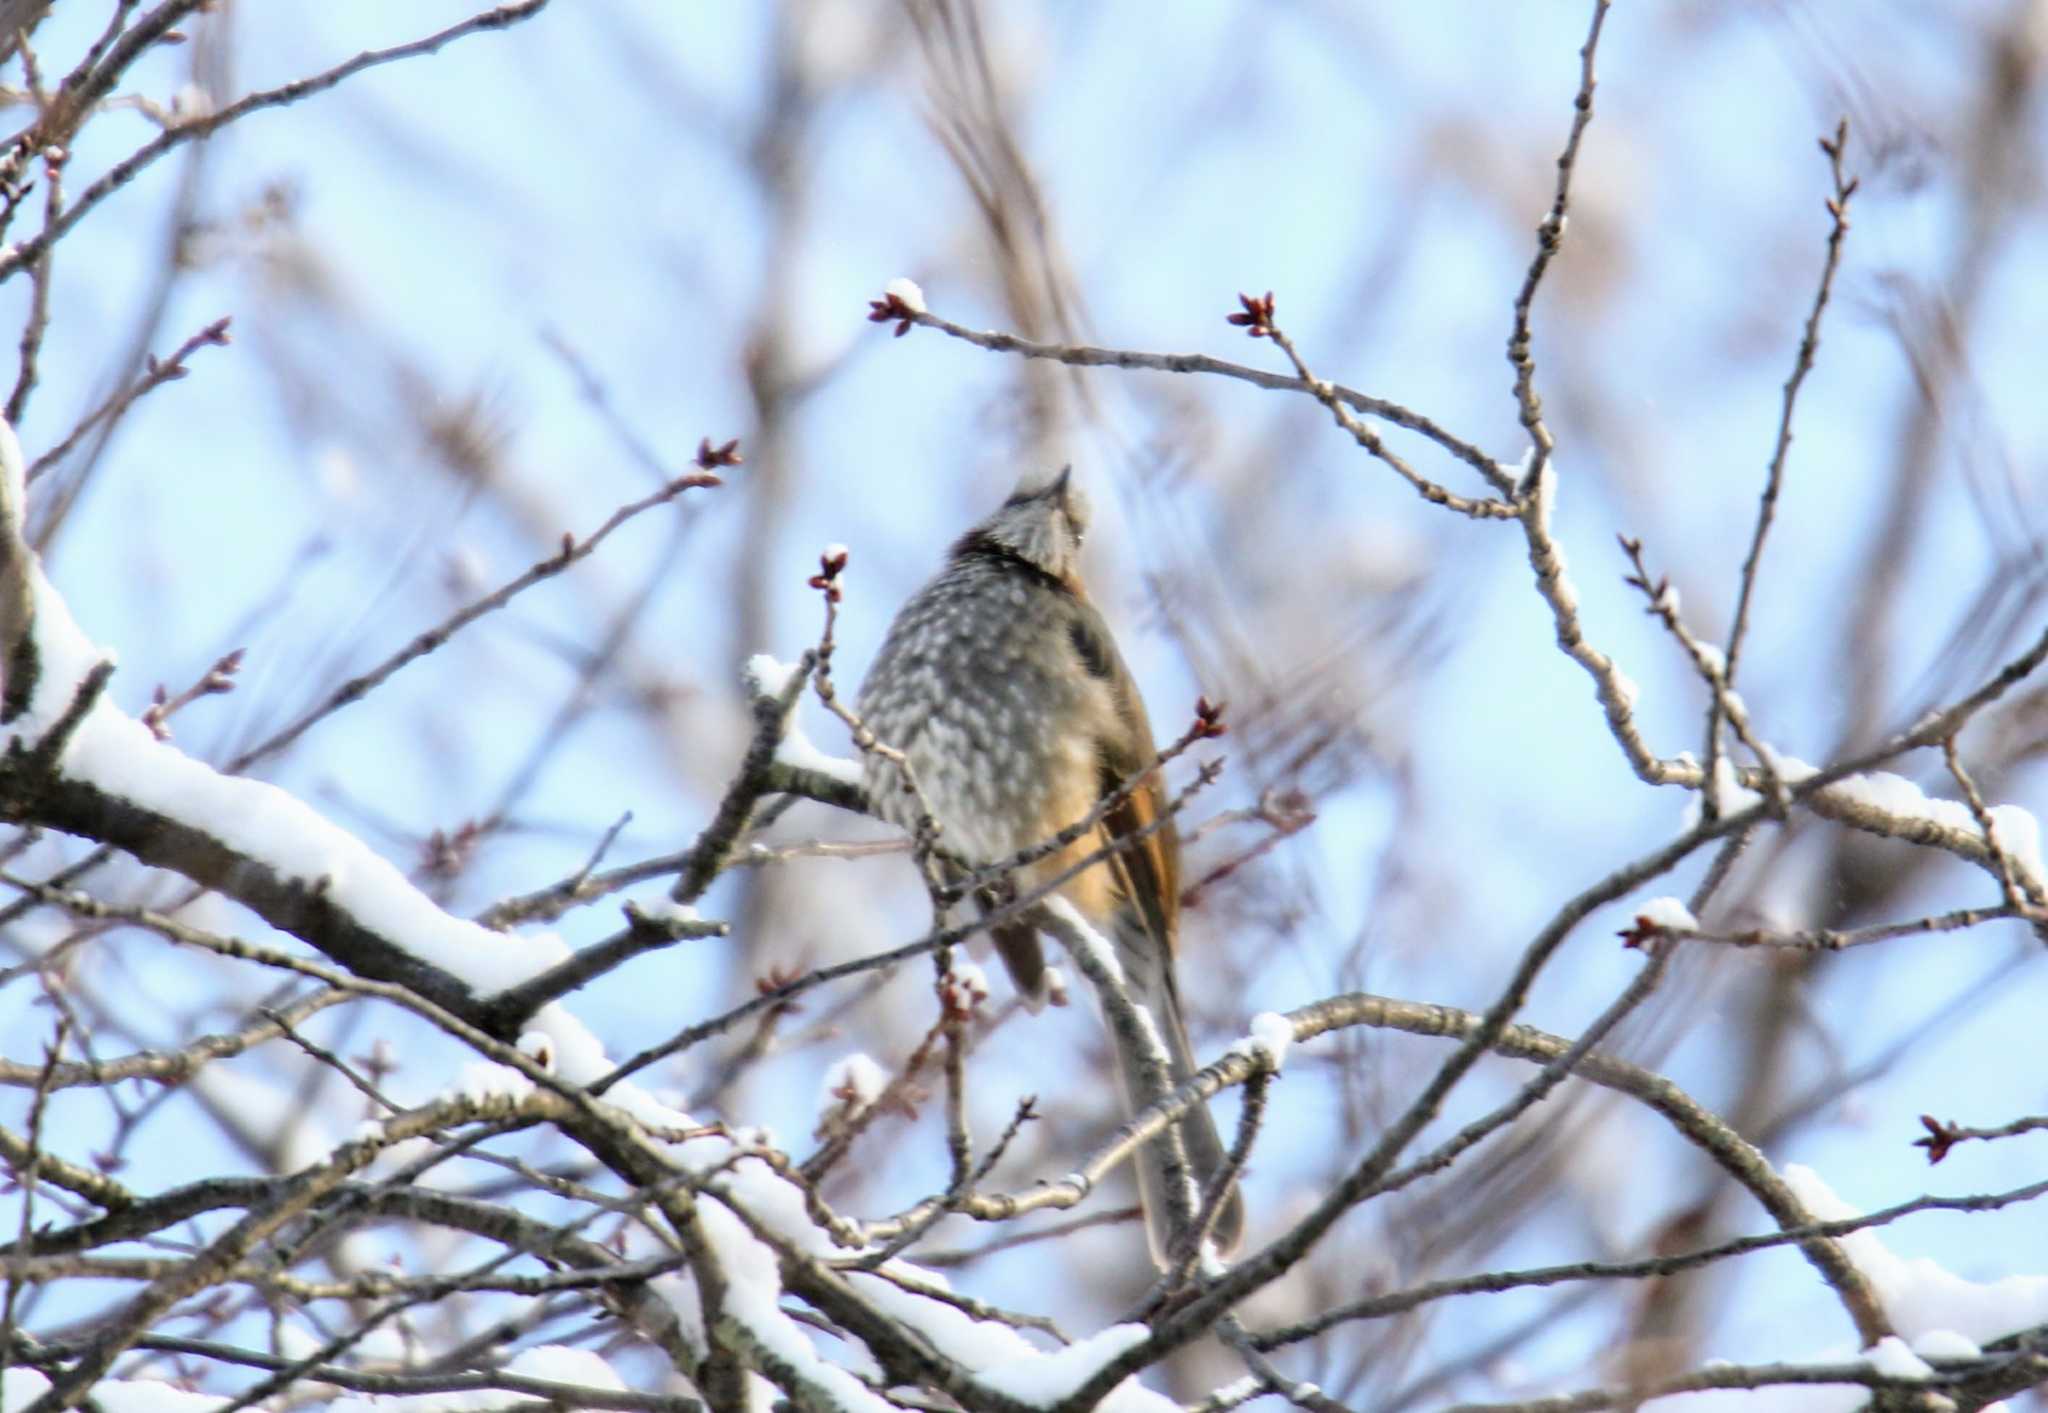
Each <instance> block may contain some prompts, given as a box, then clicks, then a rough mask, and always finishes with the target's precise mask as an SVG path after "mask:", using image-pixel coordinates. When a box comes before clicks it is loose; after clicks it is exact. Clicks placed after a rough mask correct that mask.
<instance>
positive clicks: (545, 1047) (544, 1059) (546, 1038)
mask: <svg viewBox="0 0 2048 1413" xmlns="http://www.w3.org/2000/svg"><path fill="white" fill-rule="evenodd" d="M519 1053H520V1054H522V1055H524V1056H526V1058H527V1059H529V1060H531V1061H533V1062H534V1063H535V1064H536V1065H539V1066H540V1068H541V1071H542V1073H544V1074H553V1073H554V1072H555V1039H554V1037H553V1036H551V1035H549V1034H548V1033H547V1032H546V1031H544V1030H529V1031H527V1032H526V1033H525V1034H524V1035H522V1036H520V1037H519Z"/></svg>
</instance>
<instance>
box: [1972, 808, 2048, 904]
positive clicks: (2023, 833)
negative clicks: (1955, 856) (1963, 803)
mask: <svg viewBox="0 0 2048 1413" xmlns="http://www.w3.org/2000/svg"><path fill="white" fill-rule="evenodd" d="M1986 813H1988V814H1989V815H1990V816H1991V832H1992V834H1993V835H1994V836H1996V837H1997V839H1998V847H1999V848H2001V849H2003V850H2004V851H2005V856H2006V857H2007V858H2009V859H2011V860H2012V862H2013V867H2014V868H2015V869H2017V870H2018V871H2019V872H2020V874H2021V875H2022V876H2023V877H2024V878H2025V879H2027V880H2029V881H2031V882H2032V883H2033V885H2034V886H2035V887H2036V888H2040V889H2043V890H2048V868H2044V867H2043V866H2042V862H2041V821H2040V820H2038V819H2036V818H2034V814H2033V811H2031V810H2029V809H2027V808H2026V807H2025V806H2023V805H1993V806H1992V807H1991V808H1990V809H1989V810H1988V811H1986Z"/></svg>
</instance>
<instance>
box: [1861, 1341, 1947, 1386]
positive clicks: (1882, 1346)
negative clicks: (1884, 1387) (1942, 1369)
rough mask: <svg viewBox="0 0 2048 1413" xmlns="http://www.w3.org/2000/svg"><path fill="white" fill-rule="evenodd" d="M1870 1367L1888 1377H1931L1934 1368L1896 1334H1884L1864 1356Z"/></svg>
mask: <svg viewBox="0 0 2048 1413" xmlns="http://www.w3.org/2000/svg"><path fill="white" fill-rule="evenodd" d="M1864 1357H1865V1358H1866V1360H1867V1361H1868V1362H1869V1364H1870V1367H1871V1368H1873V1369H1875V1370H1876V1371H1877V1372H1878V1373H1880V1374H1883V1375H1884V1376H1885V1377H1886V1378H1888V1379H1931V1378H1933V1377H1934V1369H1933V1366H1931V1365H1930V1364H1929V1363H1928V1362H1927V1361H1926V1360H1925V1359H1922V1358H1921V1357H1920V1356H1919V1355H1917V1354H1915V1353H1914V1352H1913V1351H1912V1350H1910V1349H1908V1348H1907V1347H1906V1342H1905V1341H1904V1340H1902V1339H1900V1338H1899V1337H1898V1336H1897V1335H1886V1336H1885V1337H1884V1338H1883V1339H1881V1340H1879V1341H1878V1342H1877V1343H1876V1344H1874V1345H1872V1346H1871V1349H1870V1352H1869V1353H1868V1354H1867V1355H1866V1356H1864Z"/></svg>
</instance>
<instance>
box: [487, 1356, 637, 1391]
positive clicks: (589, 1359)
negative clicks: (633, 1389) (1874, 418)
mask: <svg viewBox="0 0 2048 1413" xmlns="http://www.w3.org/2000/svg"><path fill="white" fill-rule="evenodd" d="M505 1368H506V1370H507V1371H508V1372H510V1373H514V1374H524V1375H525V1376H526V1377H527V1378H529V1379H551V1380H553V1381H554V1382H555V1383H558V1384H576V1385H579V1386H580V1387H583V1388H601V1389H610V1390H613V1391H614V1392H624V1391H625V1387H626V1385H625V1384H624V1383H623V1382H621V1381H620V1379H619V1376H618V1375H617V1374H616V1373H614V1372H613V1371H612V1366H611V1365H610V1364H607V1363H606V1362H605V1361H604V1359H603V1358H602V1357H601V1356H599V1355H598V1354H597V1353H595V1352H594V1351H592V1350H588V1349H571V1348H570V1347H569V1346H567V1345H565V1344H542V1345H536V1346H534V1347H533V1348H532V1349H523V1350H521V1351H520V1352H519V1353H518V1354H517V1355H516V1356H515V1357H514V1358H513V1360H512V1362H511V1363H509V1364H507V1365H506V1366H505Z"/></svg>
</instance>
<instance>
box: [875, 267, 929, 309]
mask: <svg viewBox="0 0 2048 1413" xmlns="http://www.w3.org/2000/svg"><path fill="white" fill-rule="evenodd" d="M882 293H883V294H890V295H894V296H895V297H896V298H898V299H900V300H902V301H903V303H904V304H905V305H906V306H908V308H909V309H910V312H911V313H913V314H922V313H924V312H925V308H924V291H923V290H921V289H919V288H918V287H917V281H915V280H907V279H905V278H903V277H902V276H901V275H898V276H897V277H896V278H895V279H893V280H891V281H889V283H887V284H886V285H883V286H882Z"/></svg>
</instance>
